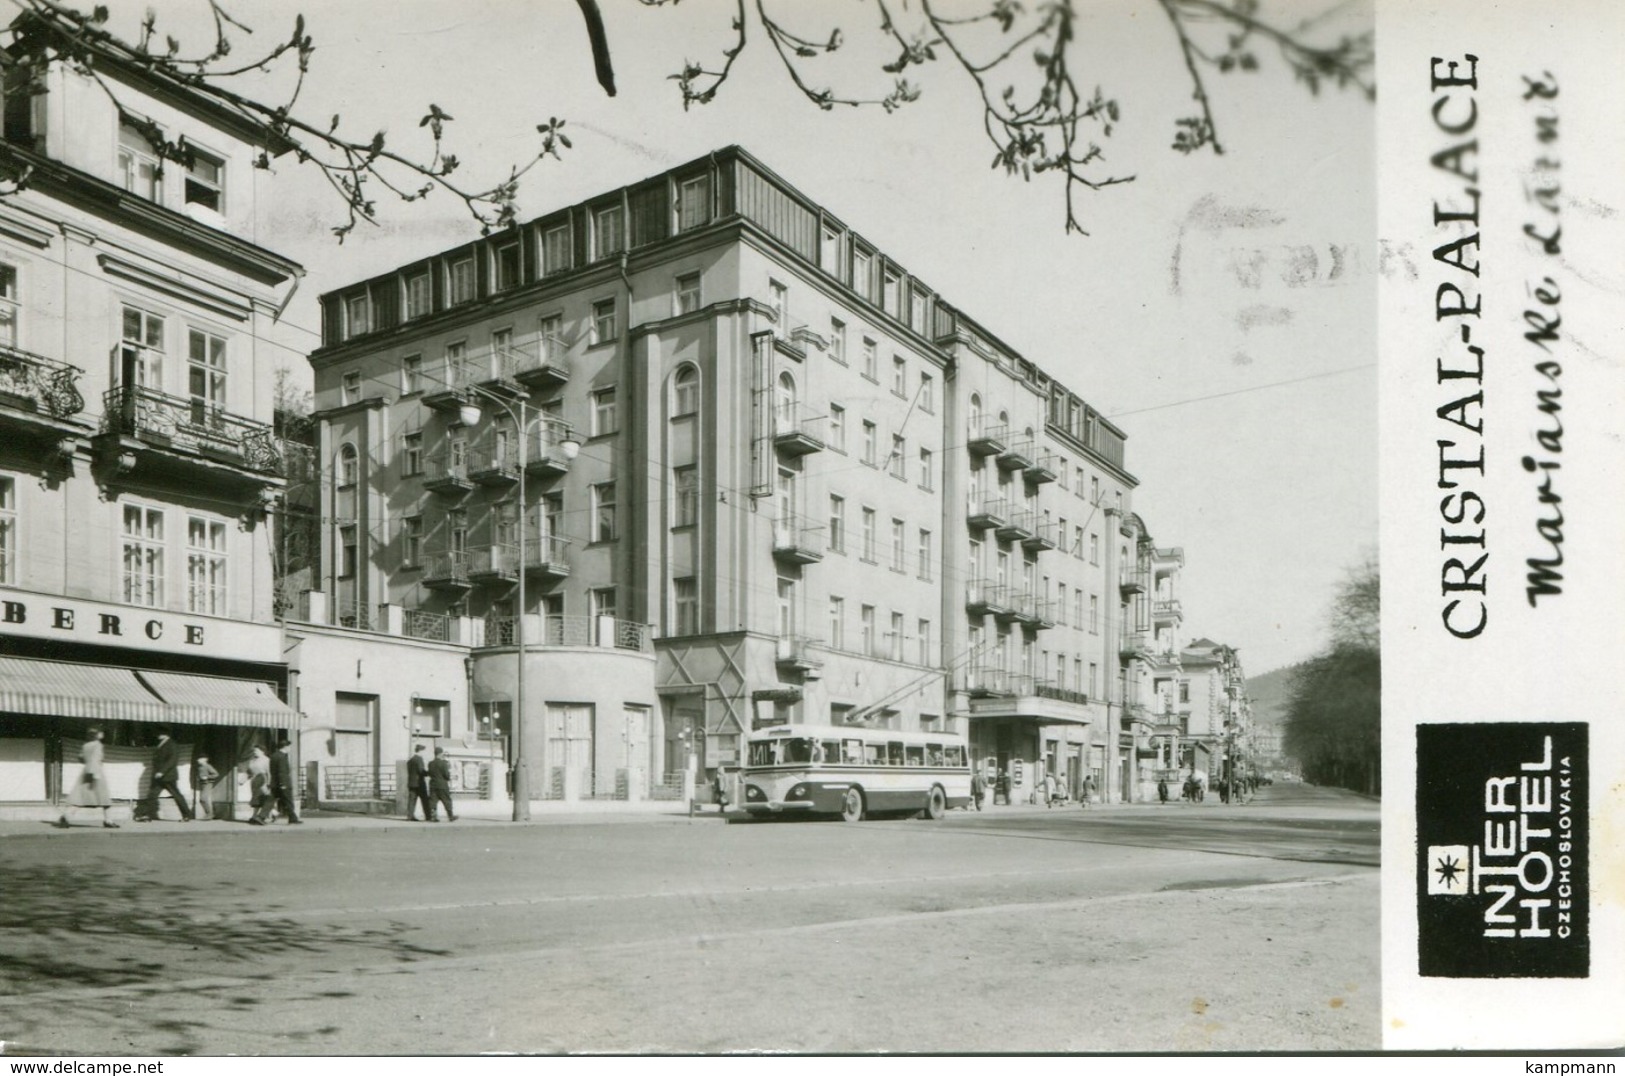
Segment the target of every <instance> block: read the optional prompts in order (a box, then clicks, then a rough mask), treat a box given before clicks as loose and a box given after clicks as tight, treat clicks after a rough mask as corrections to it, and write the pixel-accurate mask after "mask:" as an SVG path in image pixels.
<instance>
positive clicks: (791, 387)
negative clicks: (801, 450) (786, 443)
mask: <svg viewBox="0 0 1625 1076" xmlns="http://www.w3.org/2000/svg"><path fill="white" fill-rule="evenodd" d="M774 403H775V406H776V409H777V411H778V416H779V428H780V429H781V430H782V429H791V428H793V427H794V426H795V424H796V379H795V378H793V377H791V376H790V374H789V372H788V371H786V372H784V373H782V374H780V375H779V384H778V388H777V390H776V391H775V393H774Z"/></svg>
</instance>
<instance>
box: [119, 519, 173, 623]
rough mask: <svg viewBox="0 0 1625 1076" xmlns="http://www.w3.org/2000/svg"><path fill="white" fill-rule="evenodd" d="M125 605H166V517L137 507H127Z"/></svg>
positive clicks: (125, 529) (125, 528)
mask: <svg viewBox="0 0 1625 1076" xmlns="http://www.w3.org/2000/svg"><path fill="white" fill-rule="evenodd" d="M124 601H125V603H126V604H128V605H148V606H161V605H163V604H164V513H163V510H162V509H160V508H147V507H145V506H143V505H138V504H127V505H125V506H124Z"/></svg>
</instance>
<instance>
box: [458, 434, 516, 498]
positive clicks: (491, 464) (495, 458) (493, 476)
mask: <svg viewBox="0 0 1625 1076" xmlns="http://www.w3.org/2000/svg"><path fill="white" fill-rule="evenodd" d="M468 477H469V478H470V479H472V480H473V481H475V482H478V483H479V484H480V485H482V486H495V487H498V488H501V487H505V486H511V485H513V484H514V483H515V482H518V481H519V460H518V458H517V457H516V456H515V454H514V451H513V449H511V448H509V447H508V444H507V442H505V441H498V442H497V443H496V444H492V445H479V446H476V447H475V448H473V449H472V450H471V451H470V452H469V454H468Z"/></svg>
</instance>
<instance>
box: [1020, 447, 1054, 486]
mask: <svg viewBox="0 0 1625 1076" xmlns="http://www.w3.org/2000/svg"><path fill="white" fill-rule="evenodd" d="M1057 459H1058V457H1057V456H1055V455H1054V454H1053V453H1050V452H1044V453H1042V454H1040V455H1039V456H1038V457H1037V458H1036V459H1034V460H1033V462H1032V463H1031V464H1029V465H1028V466H1027V476H1026V477H1027V481H1029V482H1031V483H1033V484H1034V485H1039V484H1042V483H1044V482H1053V481H1055V479H1056V477H1057V475H1056V472H1055V469H1056V466H1057V463H1056V461H1057Z"/></svg>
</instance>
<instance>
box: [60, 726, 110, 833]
mask: <svg viewBox="0 0 1625 1076" xmlns="http://www.w3.org/2000/svg"><path fill="white" fill-rule="evenodd" d="M105 753H106V749H105V748H104V747H103V746H102V730H101V729H99V728H96V727H94V726H92V727H91V728H90V729H89V730H88V731H87V732H86V733H85V742H84V743H83V744H81V745H80V747H79V761H80V762H81V763H83V764H84V769H82V770H80V771H79V780H77V781H75V782H74V783H73V790H72V791H70V792H69V793H68V806H69V807H70V808H73V807H100V808H101V809H102V828H103V829H118V823H117V822H115V821H113V820H112V819H111V818H109V817H107V812H108V809H109V808H111V807H112V806H113V792H112V790H111V789H109V788H108V787H107V773H106V772H105V771H104V770H103V769H102V756H103V755H104V754H105ZM56 825H57V828H58V829H67V828H68V812H67V811H63V812H62V817H61V818H59V819H57V823H56Z"/></svg>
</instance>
